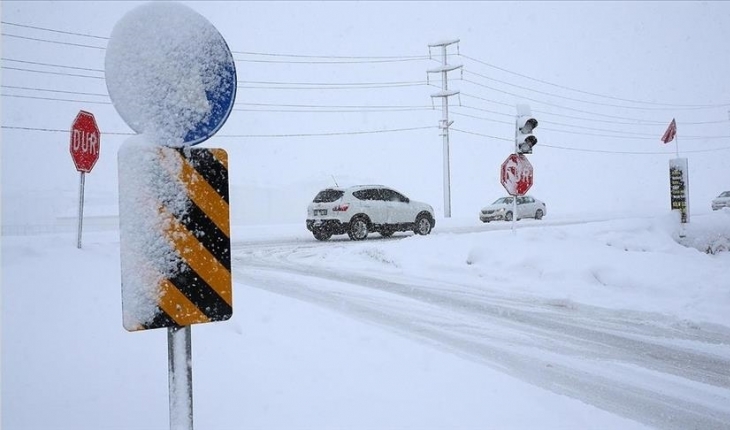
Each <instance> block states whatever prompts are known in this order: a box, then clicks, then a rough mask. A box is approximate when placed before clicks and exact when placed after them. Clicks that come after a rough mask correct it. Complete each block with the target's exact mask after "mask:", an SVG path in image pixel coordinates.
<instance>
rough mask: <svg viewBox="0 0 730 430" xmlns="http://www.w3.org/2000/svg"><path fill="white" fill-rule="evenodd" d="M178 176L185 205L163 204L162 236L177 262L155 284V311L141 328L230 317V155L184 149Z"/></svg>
mask: <svg viewBox="0 0 730 430" xmlns="http://www.w3.org/2000/svg"><path fill="white" fill-rule="evenodd" d="M170 154H175V155H174V156H177V157H179V158H180V160H175V161H176V162H178V161H179V163H178V165H179V166H180V169H179V170H178V171H177V172H176V174H177V175H178V178H177V179H178V180H179V181H180V182H181V183H182V184H183V186H184V188H185V193H186V197H187V201H186V202H185V204H184V205H182V206H180V205H173V206H174V208H171V207H167V206H165V202H162V206H161V208H160V211H161V213H162V214H163V216H165V217H166V218H167V219H168V222H166V223H165V224H166V228H165V231H164V234H165V236H166V238H167V240H168V242H169V243H170V244H171V245H172V247H173V248H174V250H175V252H176V253H177V256H179V258H180V262H179V263H178V264H177V268H176V269H177V270H175V273H174V274H172V275H171V276H169V275H168V276H167V278H166V279H163V280H162V282H161V283H160V285H159V303H158V305H157V312H156V314H155V316H154V318H152V319H151V320H150V321H148V322H145V323H143V324H142V326H141V327H140V329H141V330H146V329H153V328H160V327H177V326H187V325H191V324H200V323H207V322H214V321H224V320H227V319H229V318H230V317H231V316H232V315H233V290H232V280H231V240H230V236H231V232H230V216H229V213H230V211H229V195H228V154H227V153H226V152H225V151H224V150H222V149H210V148H185V149H180V150H176V151H169V152H167V156H168V157H169V156H173V155H170Z"/></svg>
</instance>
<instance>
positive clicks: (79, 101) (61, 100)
mask: <svg viewBox="0 0 730 430" xmlns="http://www.w3.org/2000/svg"><path fill="white" fill-rule="evenodd" d="M2 96H3V97H13V98H19V99H32V100H47V101H54V102H71V103H90V104H99V105H110V104H112V102H102V101H98V100H71V99H58V98H53V97H37V96H26V95H19V94H5V93H3V94H2Z"/></svg>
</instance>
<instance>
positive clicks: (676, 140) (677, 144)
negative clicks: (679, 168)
mask: <svg viewBox="0 0 730 430" xmlns="http://www.w3.org/2000/svg"><path fill="white" fill-rule="evenodd" d="M675 130H676V126H675ZM674 149H675V150H676V152H677V158H679V138H677V132H676V131H675V132H674Z"/></svg>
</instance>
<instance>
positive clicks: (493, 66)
mask: <svg viewBox="0 0 730 430" xmlns="http://www.w3.org/2000/svg"><path fill="white" fill-rule="evenodd" d="M460 55H461V56H462V57H464V58H466V59H469V60H471V61H474V62H476V63H479V64H482V65H484V66H487V67H491V68H493V69H497V70H500V71H502V72H505V73H509V74H512V75H515V76H519V77H521V78H525V79H529V80H531V81H535V82H539V83H541V84H545V85H550V86H553V87H557V88H561V89H564V90H568V91H575V92H577V93H582V94H587V95H591V96H595V97H603V98H606V99H611V100H617V101H624V102H629V103H643V104H661V105H666V106H669V105H667V104H663V103H654V102H647V101H641V100H632V99H624V98H620V97H614V96H607V95H605V94H598V93H593V92H590V91H583V90H579V89H576V88H571V87H567V86H564V85H559V84H555V83H552V82H548V81H544V80H542V79H537V78H533V77H532V76H527V75H524V74H522V73H517V72H514V71H512V70H508V69H505V68H502V67H498V66H495V65H493V64H489V63H487V62H485V61H482V60H478V59H476V58H473V57H470V56H468V55H464V54H460ZM681 106H694V107H710V106H712V107H724V106H729V104H727V103H724V104H720V105H681Z"/></svg>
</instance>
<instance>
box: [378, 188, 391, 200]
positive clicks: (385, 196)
mask: <svg viewBox="0 0 730 430" xmlns="http://www.w3.org/2000/svg"><path fill="white" fill-rule="evenodd" d="M378 191H380V193H379V194H380V200H382V201H384V202H392V201H395V195H394V191H393V190H389V189H387V188H382V189H380V190H378Z"/></svg>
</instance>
